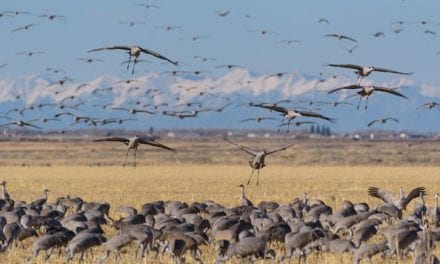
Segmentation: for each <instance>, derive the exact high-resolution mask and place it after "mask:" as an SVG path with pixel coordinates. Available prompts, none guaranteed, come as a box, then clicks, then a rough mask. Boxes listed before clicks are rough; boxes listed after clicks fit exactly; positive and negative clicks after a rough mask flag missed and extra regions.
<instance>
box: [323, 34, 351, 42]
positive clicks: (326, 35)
mask: <svg viewBox="0 0 440 264" xmlns="http://www.w3.org/2000/svg"><path fill="white" fill-rule="evenodd" d="M324 37H332V38H337V39H338V40H343V39H346V40H349V41H352V42H357V40H355V39H354V38H352V37H349V36H346V35H342V34H336V33H332V34H325V35H324Z"/></svg>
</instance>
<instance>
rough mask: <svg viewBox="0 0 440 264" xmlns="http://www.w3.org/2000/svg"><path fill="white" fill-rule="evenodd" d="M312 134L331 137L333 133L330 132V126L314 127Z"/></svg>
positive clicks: (312, 127) (311, 129)
mask: <svg viewBox="0 0 440 264" xmlns="http://www.w3.org/2000/svg"><path fill="white" fill-rule="evenodd" d="M310 134H316V135H321V136H331V135H332V132H331V131H330V127H329V126H319V125H316V126H315V125H312V126H311V127H310Z"/></svg>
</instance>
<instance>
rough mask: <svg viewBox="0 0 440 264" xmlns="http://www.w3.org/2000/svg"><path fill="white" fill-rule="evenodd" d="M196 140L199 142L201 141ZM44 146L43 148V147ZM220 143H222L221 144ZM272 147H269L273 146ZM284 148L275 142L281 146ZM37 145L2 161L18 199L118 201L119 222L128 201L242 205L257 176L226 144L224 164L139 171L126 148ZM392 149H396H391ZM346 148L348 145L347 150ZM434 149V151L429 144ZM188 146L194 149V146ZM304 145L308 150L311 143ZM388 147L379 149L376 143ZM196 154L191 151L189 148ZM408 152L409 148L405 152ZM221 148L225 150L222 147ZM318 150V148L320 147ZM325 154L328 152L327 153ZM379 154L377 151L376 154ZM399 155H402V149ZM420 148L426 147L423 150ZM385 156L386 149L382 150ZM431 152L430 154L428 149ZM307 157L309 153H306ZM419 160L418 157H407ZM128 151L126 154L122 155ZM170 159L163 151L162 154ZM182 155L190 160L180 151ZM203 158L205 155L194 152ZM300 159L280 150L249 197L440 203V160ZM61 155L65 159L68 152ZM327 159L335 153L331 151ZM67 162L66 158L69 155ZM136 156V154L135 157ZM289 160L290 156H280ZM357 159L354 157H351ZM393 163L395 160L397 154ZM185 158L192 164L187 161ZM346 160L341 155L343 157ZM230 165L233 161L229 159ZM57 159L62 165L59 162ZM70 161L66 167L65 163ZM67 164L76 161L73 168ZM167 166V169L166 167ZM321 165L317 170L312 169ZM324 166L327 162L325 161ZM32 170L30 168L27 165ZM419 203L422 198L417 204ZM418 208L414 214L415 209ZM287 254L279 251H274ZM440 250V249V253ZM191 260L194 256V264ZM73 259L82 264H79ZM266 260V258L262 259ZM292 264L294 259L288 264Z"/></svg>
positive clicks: (1, 176)
mask: <svg viewBox="0 0 440 264" xmlns="http://www.w3.org/2000/svg"><path fill="white" fill-rule="evenodd" d="M196 143H197V142H196ZM39 144H41V143H39ZM215 144H219V143H218V142H217V143H215ZM266 144H267V143H266ZM282 144H283V143H277V144H274V146H280V145H282ZM31 145H32V144H30V143H29V144H28V145H26V147H25V148H23V149H25V150H22V152H20V153H19V154H17V157H14V158H9V159H3V160H2V161H3V162H5V161H6V163H7V164H9V165H5V166H3V167H0V180H6V181H7V182H8V190H9V192H10V194H11V197H12V198H13V199H15V200H24V201H28V202H29V201H32V200H34V199H37V198H39V197H41V195H42V191H43V189H45V188H47V189H50V190H51V192H50V193H49V202H53V201H55V199H56V198H57V197H60V196H65V195H68V194H69V195H71V196H79V197H81V198H83V199H84V200H86V201H107V202H109V203H110V204H111V211H110V215H111V216H112V217H113V218H116V219H117V218H119V216H120V215H119V213H118V212H117V211H116V208H117V207H118V206H119V205H122V204H128V205H131V206H134V207H136V208H138V209H139V208H140V207H141V205H142V204H144V203H146V202H151V201H155V200H165V201H166V200H180V201H185V202H187V203H192V202H195V201H203V200H214V201H216V202H219V203H221V204H224V205H226V206H235V205H238V204H239V202H240V192H239V190H240V189H239V188H237V187H236V186H237V185H239V184H241V183H245V182H246V181H247V178H248V176H249V174H250V171H251V169H250V168H249V167H248V165H247V156H246V155H244V154H243V153H241V152H237V151H235V150H234V149H233V148H231V147H230V146H226V147H224V146H223V145H222V144H219V145H220V146H222V147H223V148H224V149H225V151H226V152H227V153H229V154H228V155H226V156H222V157H221V159H222V160H218V161H216V162H211V163H210V162H197V156H196V157H186V158H187V159H189V160H190V161H188V162H182V161H181V160H178V159H176V158H173V159H175V160H167V159H165V161H164V162H160V160H159V159H158V158H157V157H155V154H156V153H159V152H155V151H145V152H144V153H142V152H141V151H140V152H141V153H142V154H141V155H139V156H138V159H139V163H140V164H141V165H140V166H138V167H137V168H133V167H125V168H123V167H121V166H120V164H121V163H122V161H123V158H124V155H125V151H124V149H125V148H124V146H123V145H120V146H117V145H116V146H114V145H112V146H111V147H110V146H104V147H102V148H100V149H99V151H97V150H95V151H94V152H92V153H95V152H99V153H101V152H103V153H102V154H100V155H102V156H104V157H102V156H100V157H101V160H103V161H104V160H107V159H106V158H105V157H107V155H108V153H106V152H105V149H106V148H111V149H113V150H112V152H111V153H113V155H117V157H115V156H112V157H109V159H111V160H107V162H109V163H110V164H109V165H110V166H103V165H100V166H96V164H95V165H93V166H84V165H81V164H83V162H84V160H87V155H90V150H89V149H87V147H86V146H85V145H86V144H84V145H82V146H80V147H79V146H77V145H68V146H67V147H66V148H70V149H72V150H73V151H71V152H72V153H71V155H72V157H71V158H70V160H69V159H67V160H64V161H63V159H62V158H60V157H58V159H56V158H55V159H52V157H57V153H56V152H57V148H55V151H54V150H52V151H43V154H40V155H41V159H39V158H35V157H34V156H32V155H36V153H39V152H38V150H39V149H40V150H45V149H44V148H42V147H43V146H46V148H48V149H51V148H54V147H53V146H52V145H38V144H37V147H35V146H34V147H31ZM391 145H392V144H391ZM348 147H350V148H352V149H353V150H352V153H354V154H353V155H358V154H356V153H362V152H363V151H364V150H362V149H361V150H359V148H356V147H353V146H352V145H351V146H348ZM348 147H347V146H344V148H348ZM430 147H431V148H432V147H433V146H430ZM187 148H189V147H188V146H187ZM304 148H306V147H305V146H304ZM376 148H377V149H381V148H380V146H376ZM26 149H31V150H32V151H30V152H29V153H34V154H32V155H29V159H28V160H26V159H25V158H26V155H27V154H26V152H28V151H27V150H26ZM189 149H190V148H189ZM192 149H197V151H204V150H205V151H206V152H205V153H206V154H205V158H206V159H207V160H208V161H209V160H216V159H219V158H218V157H216V156H212V155H213V153H214V154H215V153H217V152H216V151H213V150H212V146H211V147H203V144H201V143H198V144H195V147H192ZM402 149H404V148H402ZM217 150H222V148H217ZM75 151H83V152H84V153H89V154H84V155H79V156H76V152H75ZM315 151H316V150H315ZM320 151H323V150H320ZM370 151H371V152H374V150H370ZM386 151H388V152H396V149H395V148H394V149H393V148H390V147H389V146H387V150H386ZM398 151H399V150H397V152H398ZM418 151H420V148H419V150H418ZM331 152H335V153H336V152H338V153H339V154H341V153H342V152H341V150H335V149H332V150H331ZM382 152H383V149H382ZM382 152H380V151H377V152H376V153H377V154H378V155H377V156H376V157H379V158H381V157H382V158H383V157H384V156H383V154H381V153H382ZM428 152H429V151H428ZM17 153H18V152H17ZM306 153H307V152H306ZM408 153H410V154H408V155H413V154H411V152H408ZM121 154H122V155H121ZM1 155H3V156H6V157H10V155H11V153H9V152H8V151H4V149H3V152H1V153H0V156H1ZM158 155H159V156H160V155H165V154H163V153H160V154H158ZM178 155H184V154H182V153H179V154H178ZM193 155H200V156H203V155H202V154H200V153H197V154H193ZM292 155H295V156H296V157H298V158H299V159H306V160H307V159H310V158H314V157H313V155H312V157H304V156H303V157H300V156H301V155H300V154H299V153H298V151H297V150H292V151H290V152H289V151H286V152H285V153H282V154H281V153H280V155H278V156H277V157H276V155H275V156H274V157H273V159H272V157H269V158H268V161H267V163H268V166H267V167H266V168H264V169H263V170H262V171H261V174H260V186H258V187H257V186H256V185H255V178H254V180H253V182H252V183H251V185H249V187H248V188H247V190H246V192H247V194H246V195H247V197H248V198H249V199H251V200H252V201H253V202H254V203H255V204H257V203H259V202H260V201H264V200H266V201H267V200H273V201H276V202H279V203H284V202H291V201H292V200H293V199H294V198H296V197H298V196H300V195H302V194H303V193H305V192H306V193H308V195H309V197H313V198H318V199H322V200H323V201H325V202H326V203H327V204H328V205H330V206H332V207H333V209H334V210H337V209H339V208H340V204H341V202H342V201H343V200H345V199H348V200H351V201H353V202H361V201H366V202H368V203H369V204H370V205H376V204H379V203H380V201H379V200H377V199H374V198H371V197H369V196H368V195H367V188H368V187H369V186H379V187H382V188H386V189H389V190H392V191H393V192H395V193H396V194H397V192H398V189H399V187H400V186H402V187H403V188H404V190H406V191H409V189H412V188H413V187H416V186H425V187H426V188H427V191H428V194H429V195H428V196H427V198H426V200H427V203H428V205H429V206H432V205H433V200H434V198H433V195H434V193H436V192H440V177H439V176H440V167H437V166H435V164H434V163H432V164H431V163H430V164H425V163H423V162H420V164H418V163H403V165H402V166H380V165H379V166H377V165H374V164H367V165H356V166H340V165H339V166H329V165H321V164H320V163H319V162H317V163H314V162H313V161H312V162H309V163H307V164H309V165H307V166H304V165H302V166H293V165H294V164H295V162H291V164H289V162H286V160H285V157H291V156H292ZM430 155H431V156H430V157H431V159H433V160H435V159H437V158H438V157H437V155H435V154H432V153H431V154H430ZM61 156H62V155H61ZM150 156H153V158H152V159H153V160H154V162H152V165H147V164H148V163H149V162H148V160H149V157H150ZM323 156H329V157H330V156H331V155H329V154H328V153H324V154H323ZM62 157H63V156H62ZM130 157H131V156H129V158H130ZM281 157H283V158H281ZM347 158H348V159H349V158H352V157H347ZM391 158H394V159H395V157H390V159H391ZM21 159H23V161H25V162H27V163H30V164H31V166H24V167H22V166H17V165H19V164H20V161H21ZM182 159H185V157H183V158H182ZM337 159H341V157H337ZM230 160H231V162H229V161H230ZM54 161H56V162H54ZM61 161H63V162H64V163H63V164H61V163H62V162H61ZM38 162H47V163H48V164H50V166H36V165H34V164H37V163H38ZM66 164H73V165H71V166H67V165H66ZM161 164H162V165H161ZM313 164H314V165H313ZM324 164H325V162H324ZM28 165H29V164H28ZM416 202H418V201H416ZM412 207H413V206H412V204H411V205H410V206H409V208H408V209H409V210H412ZM104 230H105V231H106V233H107V235H108V236H112V235H114V234H115V231H114V230H113V229H111V228H109V227H105V228H104ZM33 240H34V239H30V240H28V241H25V243H24V248H21V247H18V248H14V249H12V250H8V251H7V252H6V253H4V254H0V263H23V262H24V258H25V257H26V256H28V255H30V254H31V244H32V241H33ZM275 249H276V250H277V253H278V254H280V253H281V251H280V248H275ZM133 252H134V247H133V246H131V247H128V248H126V249H124V250H123V254H122V260H121V263H133V262H134V256H133V254H132V253H133ZM202 252H203V255H202V260H203V261H204V263H213V259H214V257H215V255H214V251H213V248H212V247H208V248H207V247H205V246H204V247H203V248H202ZM439 252H440V251H439V250H436V253H437V254H438V253H439ZM100 254H101V247H99V248H98V249H96V250H95V254H94V256H93V257H92V256H87V258H86V263H95V262H96V259H97V257H98V256H99V255H100ZM42 255H43V254H40V256H39V257H38V259H37V260H36V261H33V263H43V262H44V261H43V256H42ZM343 260H344V263H350V262H351V257H350V255H345V256H343ZM191 261H192V260H191V259H190V258H189V262H191ZM395 261H396V259H386V260H382V259H381V258H380V257H375V258H374V259H373V262H374V263H378V262H382V263H395ZM64 262H65V257H64V256H63V255H62V256H61V257H58V256H56V255H54V256H52V257H51V259H50V263H64ZM74 262H77V260H75V261H74ZM113 262H114V259H113V257H112V258H111V259H108V260H107V261H106V263H113ZM144 262H145V263H172V261H171V259H170V258H169V257H167V256H159V257H158V258H154V257H153V256H152V255H148V256H147V258H146V259H145V261H144ZM261 262H262V261H261ZM296 262H297V260H296V259H292V260H291V261H290V263H296ZM339 262H340V256H337V255H332V254H324V255H322V256H310V257H309V258H308V263H339ZM411 262H412V259H411V258H407V259H404V260H403V263H411ZM286 263H287V262H286Z"/></svg>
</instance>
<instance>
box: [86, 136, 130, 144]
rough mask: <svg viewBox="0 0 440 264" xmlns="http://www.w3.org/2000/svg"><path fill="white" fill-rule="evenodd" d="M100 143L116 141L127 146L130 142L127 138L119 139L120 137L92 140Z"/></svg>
mask: <svg viewBox="0 0 440 264" xmlns="http://www.w3.org/2000/svg"><path fill="white" fill-rule="evenodd" d="M102 141H117V142H122V143H124V144H128V142H129V141H130V140H129V139H128V138H121V137H109V138H101V139H95V140H93V142H102Z"/></svg>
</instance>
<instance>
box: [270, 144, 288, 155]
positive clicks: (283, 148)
mask: <svg viewBox="0 0 440 264" xmlns="http://www.w3.org/2000/svg"><path fill="white" fill-rule="evenodd" d="M293 145H294V144H290V145H288V146H285V147H282V148H279V149H274V150H271V151H268V152H266V155H270V154H273V153H276V152H279V151H282V150H286V149H288V148H290V147H291V146H293Z"/></svg>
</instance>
